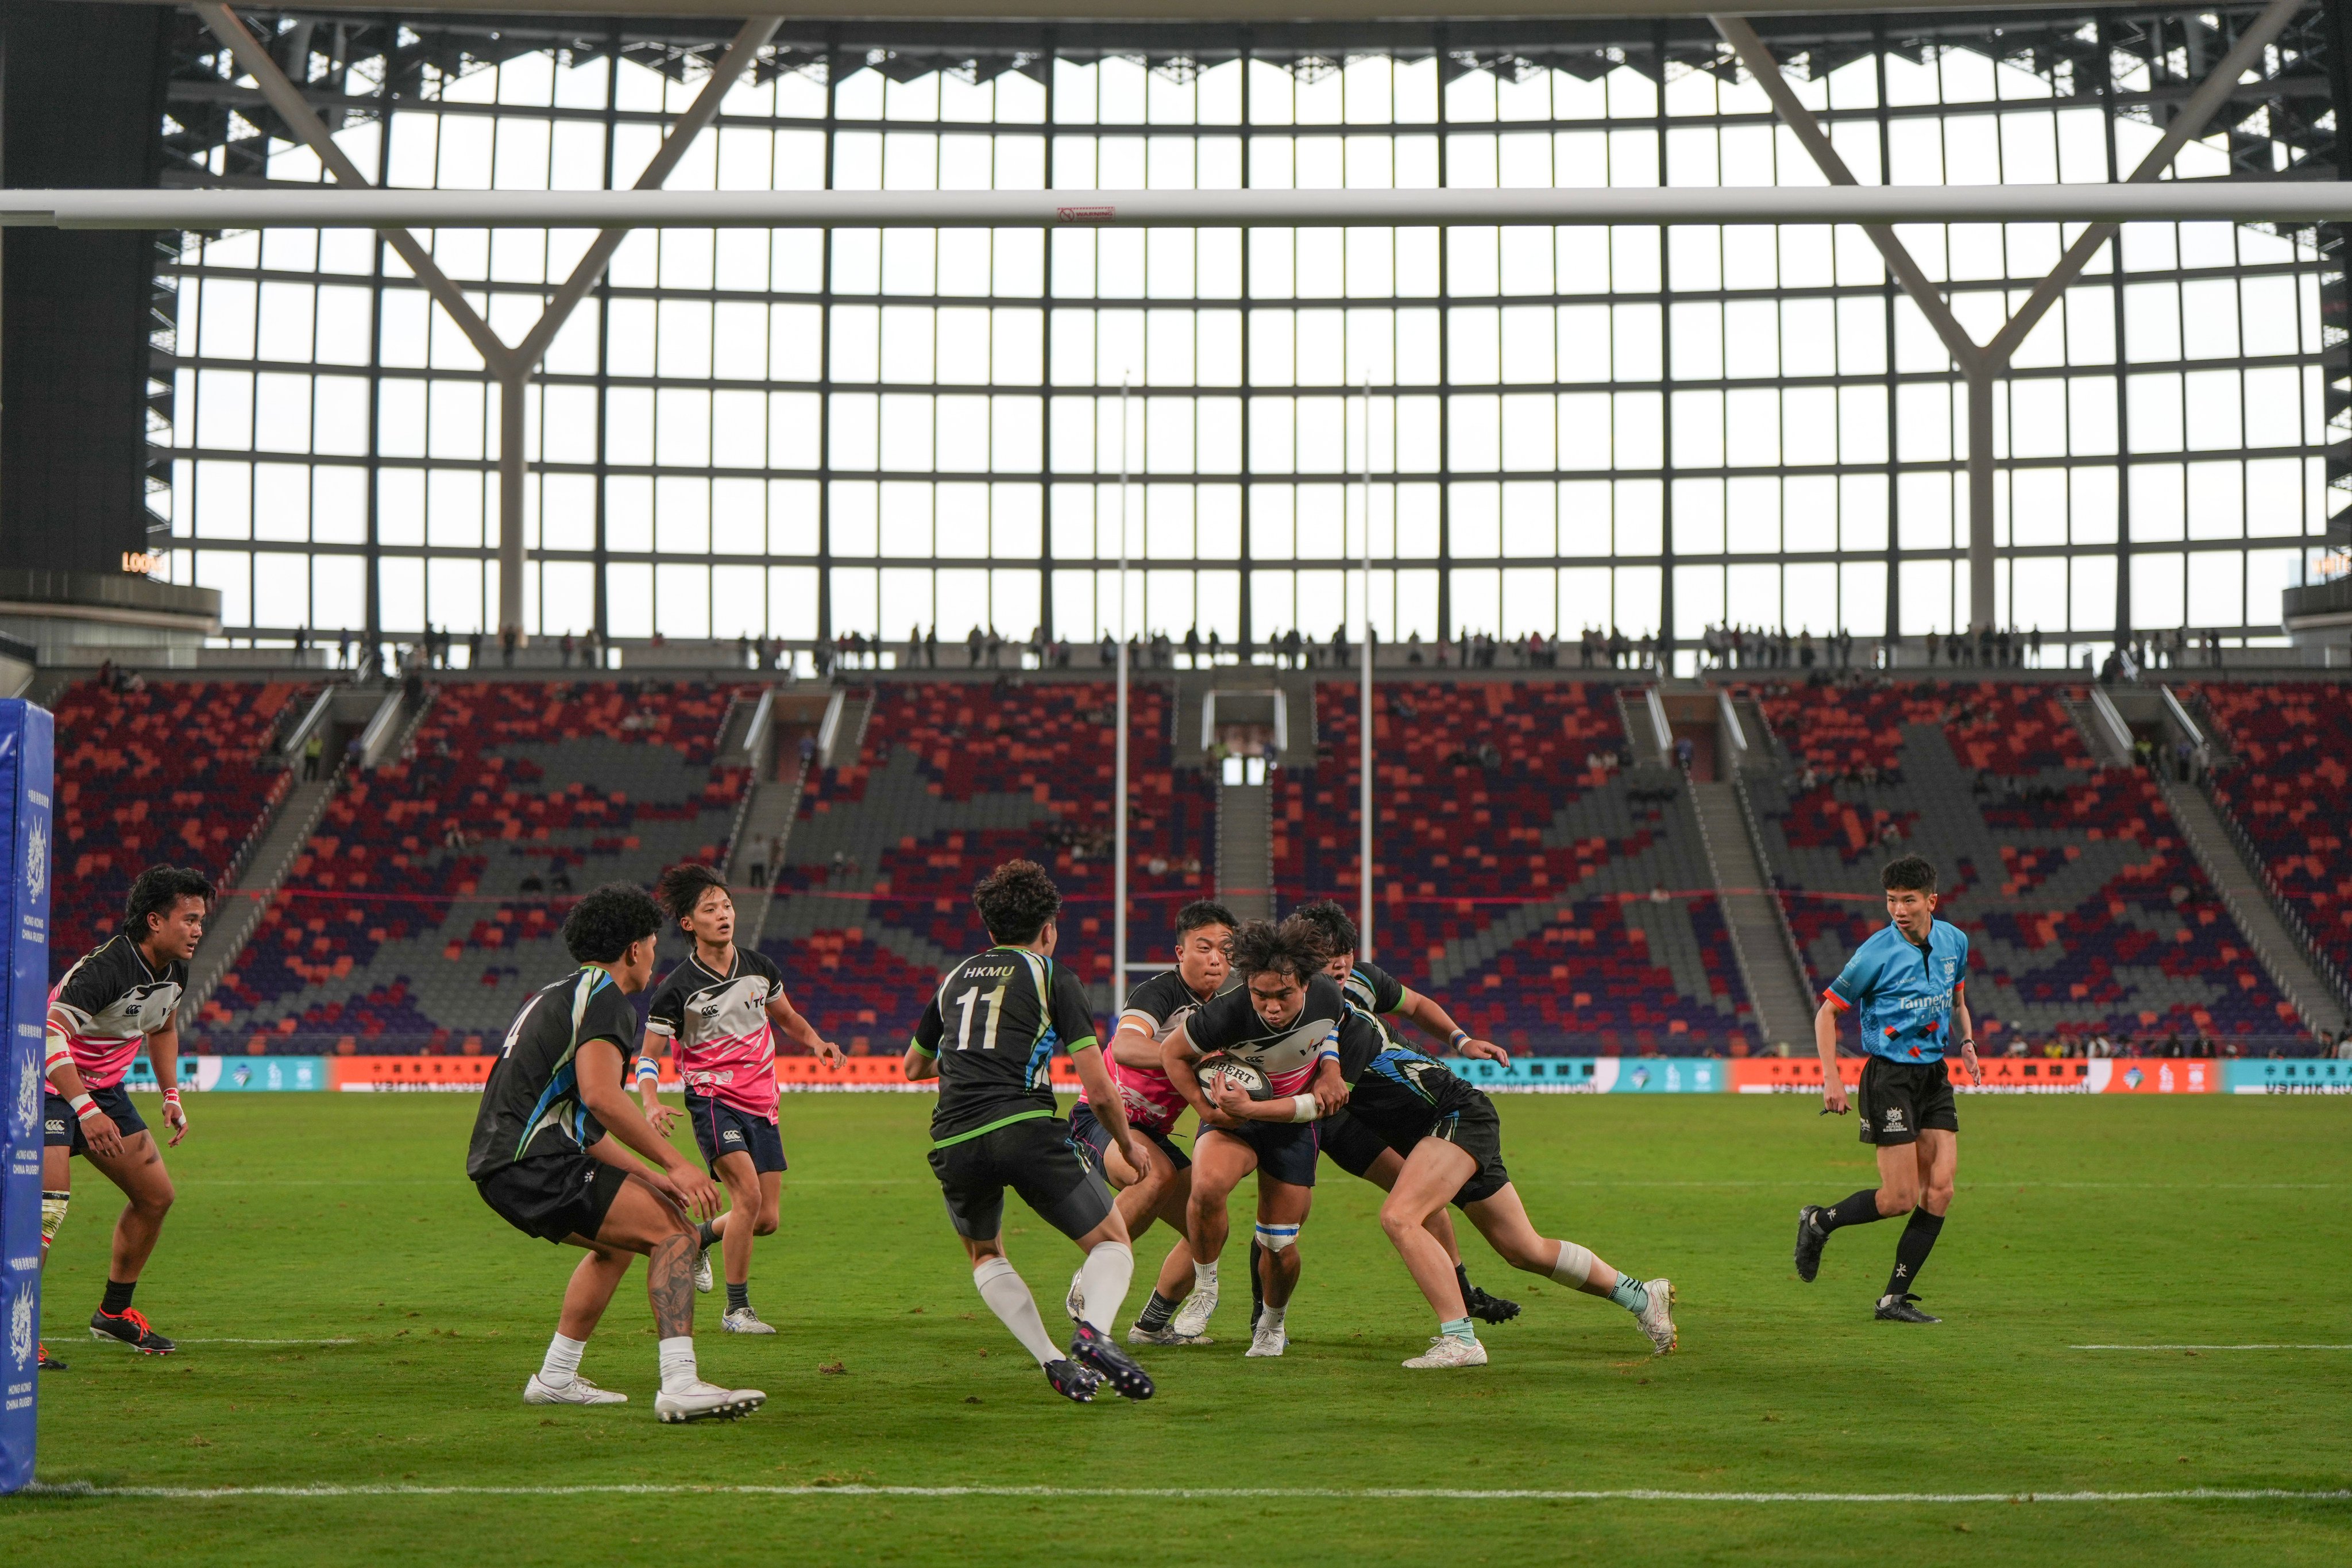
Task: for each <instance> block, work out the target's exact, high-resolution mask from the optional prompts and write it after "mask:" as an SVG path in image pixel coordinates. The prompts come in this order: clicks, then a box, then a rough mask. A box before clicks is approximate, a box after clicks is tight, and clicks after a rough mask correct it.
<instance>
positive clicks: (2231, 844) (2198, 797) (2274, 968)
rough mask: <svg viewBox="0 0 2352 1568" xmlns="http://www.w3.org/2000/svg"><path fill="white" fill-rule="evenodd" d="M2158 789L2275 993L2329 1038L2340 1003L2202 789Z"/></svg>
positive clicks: (2166, 782)
mask: <svg viewBox="0 0 2352 1568" xmlns="http://www.w3.org/2000/svg"><path fill="white" fill-rule="evenodd" d="M2158 783H2159V784H2160V785H2161V787H2162V788H2163V791H2164V804H2165V805H2167V806H2168V807H2169V808H2170V809H2171V812H2172V820H2173V821H2174V822H2175V823H2177V824H2179V827H2180V836H2181V837H2183V838H2185V839H2187V840H2188V841H2189V853H2191V854H2192V855H2194V856H2196V857H2197V863H2198V864H2199V865H2200V866H2201V867H2203V868H2204V870H2205V875H2206V877H2207V878H2208V879H2210V880H2211V882H2212V884H2213V886H2214V887H2215V889H2218V890H2219V891H2220V892H2221V902H2222V903H2223V905H2224V906H2226V907H2227V908H2228V910H2229V911H2230V916H2231V919H2232V920H2234V921H2237V922H2238V929H2239V930H2240V931H2242V932H2244V933H2245V937H2246V941H2247V942H2248V944H2249V945H2251V946H2252V948H2253V950H2254V956H2255V957H2256V958H2258V959H2260V960H2261V961H2262V965H2263V969H2264V970H2265V971H2266V972H2267V973H2269V975H2270V977H2271V981H2272V984H2275V985H2276V986H2277V987H2278V988H2279V994H2280V995H2282V996H2284V998H2285V999H2286V1000H2287V1001H2288V1002H2289V1003H2291V1004H2292V1005H2294V1010H2295V1012H2296V1013H2297V1014H2298V1015H2299V1016H2301V1017H2302V1019H2303V1021H2304V1025H2305V1027H2307V1028H2309V1029H2310V1030H2311V1031H2312V1032H2313V1033H2314V1034H2315V1035H2317V1036H2318V1037H2320V1038H2322V1039H2334V1038H2336V1037H2337V1036H2339V1035H2341V1034H2342V1033H2343V1032H2344V1030H2345V1029H2346V1027H2347V1026H2352V1017H2347V1015H2346V1012H2345V1008H2344V1004H2343V1002H2342V1001H2341V999H2339V998H2338V997H2337V996H2336V993H2335V991H2334V989H2333V988H2332V987H2330V986H2329V985H2328V984H2327V983H2326V981H2325V980H2323V979H2321V978H2320V975H2319V972H2318V971H2317V970H2316V969H2315V968H2313V967H2312V964H2311V961H2310V960H2309V959H2308V958H2306V957H2305V954H2304V951H2303V944H2302V943H2300V942H2296V941H2295V939H2294V935H2293V933H2291V932H2290V931H2288V930H2287V929H2286V925H2285V922H2284V921H2281V920H2280V919H2279V918H2278V911H2277V910H2274V909H2273V908H2272V906H2271V900H2270V895H2269V893H2268V892H2267V891H2266V890H2265V889H2263V883H2262V879H2260V878H2259V877H2257V876H2256V875H2255V874H2254V871H2253V868H2252V867H2250V866H2248V865H2247V864H2246V858H2245V856H2244V855H2243V854H2242V852H2241V851H2240V850H2239V847H2238V844H2237V840H2236V839H2235V838H2234V837H2231V833H2230V830H2229V828H2228V827H2226V826H2223V824H2222V821H2221V814H2220V813H2218V812H2216V811H2215V810H2214V809H2213V803H2212V802H2211V801H2210V800H2208V799H2206V798H2205V792H2204V791H2202V790H2200V789H2199V788H2198V787H2197V786H2196V785H2195V784H2181V783H2179V782H2177V781H2175V780H2172V779H2165V778H2159V779H2158Z"/></svg>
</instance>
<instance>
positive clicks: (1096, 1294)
mask: <svg viewBox="0 0 2352 1568" xmlns="http://www.w3.org/2000/svg"><path fill="white" fill-rule="evenodd" d="M1134 1279H1135V1252H1134V1249H1133V1248H1131V1247H1129V1246H1128V1245H1127V1243H1125V1242H1123V1241H1106V1242H1104V1243H1102V1244H1101V1245H1100V1246H1098V1247H1096V1248H1095V1249H1094V1250H1093V1251H1092V1252H1089V1253H1087V1261H1086V1266H1085V1267H1084V1268H1080V1269H1079V1270H1078V1300H1081V1301H1083V1302H1085V1303H1086V1311H1087V1322H1089V1323H1091V1324H1093V1325H1094V1326H1095V1328H1096V1329H1097V1330H1099V1331H1102V1332H1103V1333H1106V1334H1107V1333H1108V1332H1110V1330H1111V1324H1112V1323H1113V1322H1115V1321H1117V1320H1118V1310H1119V1308H1120V1306H1121V1305H1122V1304H1124V1303H1125V1301H1126V1300H1127V1288H1128V1286H1129V1284H1130V1283H1131V1282H1132V1281H1133V1280H1134Z"/></svg>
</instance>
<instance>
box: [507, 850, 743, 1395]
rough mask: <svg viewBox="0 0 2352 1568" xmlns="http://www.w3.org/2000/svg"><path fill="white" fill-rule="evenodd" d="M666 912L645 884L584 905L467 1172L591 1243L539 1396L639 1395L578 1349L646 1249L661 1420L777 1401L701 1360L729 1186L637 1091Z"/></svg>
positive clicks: (555, 1230) (534, 1387) (511, 1050)
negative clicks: (644, 1014)
mask: <svg viewBox="0 0 2352 1568" xmlns="http://www.w3.org/2000/svg"><path fill="white" fill-rule="evenodd" d="M661 923H662V916H661V910H658V909H656V908H655V907H654V901H653V900H651V899H649V898H647V897H646V893H645V889H642V888H633V887H630V886H628V885H627V884H625V883H619V882H615V883H611V884H608V885H607V886H604V887H602V888H599V889H596V890H595V891H594V892H592V893H590V894H589V895H588V896H587V897H586V898H584V899H582V900H580V902H579V903H578V904H576V905H574V906H573V908H572V913H571V916H570V917H569V918H568V919H566V920H565V921H564V922H563V945H564V946H565V947H566V948H568V949H570V950H571V952H572V957H573V958H574V959H577V960H578V961H579V963H580V967H579V968H578V969H577V970H574V971H573V972H572V973H570V974H567V975H565V976H564V977H563V978H562V979H561V980H559V981H557V982H555V984H552V985H549V986H545V987H543V988H541V990H539V991H537V992H534V993H533V994H532V995H531V998H530V1001H528V1002H525V1003H524V1004H523V1005H522V1011H521V1012H520V1013H518V1014H517V1015H515V1021H514V1023H513V1025H512V1026H510V1027H509V1028H508V1030H507V1038H506V1044H505V1045H504V1046H503V1047H500V1049H499V1059H498V1060H497V1061H496V1062H494V1063H492V1064H491V1067H490V1076H489V1078H488V1080H487V1081H486V1082H484V1084H483V1085H482V1109H481V1111H480V1113H479V1114H478V1116H477V1117H476V1118H475V1120H474V1136H473V1142H472V1143H471V1144H470V1145H469V1146H468V1148H467V1151H466V1174H467V1175H468V1176H470V1177H472V1178H473V1181H474V1185H475V1189H476V1190H477V1191H478V1192H479V1193H480V1194H482V1201H483V1202H484V1203H486V1204H488V1205H490V1208H491V1210H492V1211H493V1212H494V1213H496V1214H497V1215H498V1216H499V1218H500V1219H503V1220H505V1221H506V1222H507V1223H508V1224H509V1225H511V1226H514V1227H515V1228H516V1229H517V1230H519V1231H521V1232H522V1233H523V1234H524V1235H526V1236H535V1237H540V1238H541V1240H544V1241H551V1242H555V1243H558V1244H559V1245H562V1246H567V1247H585V1248H586V1249H587V1252H588V1256H587V1257H585V1258H582V1259H581V1260H580V1266H579V1267H578V1268H574V1269H573V1270H572V1282H571V1284H570V1285H568V1286H566V1287H565V1288H564V1291H563V1311H562V1316H561V1317H560V1318H559V1319H558V1320H557V1321H556V1328H555V1338H554V1339H553V1340H552V1341H551V1342H549V1344H548V1347H547V1357H546V1360H545V1361H544V1362H542V1363H541V1366H540V1369H539V1371H538V1372H537V1373H534V1374H533V1375H532V1376H531V1379H530V1382H529V1383H527V1384H524V1385H523V1391H522V1396H523V1399H524V1401H525V1402H526V1403H528V1404H531V1405H623V1404H626V1403H627V1402H628V1397H629V1396H628V1395H627V1394H616V1393H613V1392H611V1391H608V1390H606V1389H602V1388H599V1387H597V1386H596V1385H595V1384H593V1383H591V1382H589V1381H588V1380H587V1379H586V1378H584V1377H582V1376H581V1375H580V1357H581V1353H582V1352H583V1351H585V1350H586V1349H587V1348H588V1336H589V1335H590V1334H592V1333H593V1332H595V1331H596V1323H597V1321H598V1320H599V1319H601V1318H602V1317H603V1316H604V1308H605V1306H606V1305H607V1304H608V1303H610V1302H611V1300H613V1292H614V1290H615V1289H618V1288H619V1286H620V1283H621V1277H622V1276H623V1275H625V1274H626V1273H627V1272H628V1271H629V1259H630V1258H632V1257H635V1256H636V1255H637V1254H640V1253H642V1254H644V1255H645V1258H646V1294H647V1296H648V1297H650V1298H651V1300H652V1302H653V1310H654V1324H655V1327H656V1331H658V1332H659V1334H660V1335H661V1345H660V1351H659V1354H660V1366H661V1391H660V1392H659V1393H658V1394H655V1395H654V1414H655V1415H658V1416H660V1417H661V1419H662V1420H664V1421H701V1420H707V1419H710V1418H712V1417H719V1418H726V1419H732V1418H733V1417H735V1416H739V1415H750V1414H751V1412H752V1411H754V1410H757V1409H758V1408H759V1407H760V1406H761V1404H763V1403H764V1402H765V1401H766V1399H767V1397H768V1396H767V1395H766V1394H762V1393H761V1392H760V1391H759V1390H758V1389H756V1388H721V1387H719V1385H718V1384H712V1383H705V1382H704V1381H703V1380H702V1376H701V1373H699V1371H698V1369H697V1367H696V1364H695V1356H694V1266H695V1260H696V1258H698V1256H699V1254H700V1247H699V1244H698V1241H697V1239H696V1235H695V1221H696V1220H697V1219H706V1220H707V1219H709V1218H710V1217H711V1216H712V1215H716V1214H717V1213H718V1212H719V1190H718V1189H717V1188H716V1187H714V1186H712V1185H711V1184H710V1179H709V1177H708V1176H705V1175H704V1174H703V1173H701V1172H699V1171H698V1170H696V1169H695V1168H694V1163H693V1162H692V1161H690V1160H688V1158H687V1157H686V1156H685V1155H684V1154H682V1153H680V1152H678V1151H677V1149H676V1148H674V1147H672V1146H671V1144H670V1142H669V1141H668V1140H667V1139H666V1138H664V1137H662V1136H661V1135H660V1134H659V1133H657V1132H656V1131H654V1130H653V1127H652V1125H651V1123H649V1122H647V1121H646V1119H645V1116H644V1114H643V1113H642V1112H641V1111H640V1110H638V1109H637V1102H636V1101H635V1100H631V1099H630V1098H629V1058H631V1057H632V1056H634V1055H635V1054H636V1047H635V1040H636V1037H637V1015H636V1009H635V1008H634V1007H632V1006H631V1005H629V998H630V997H631V996H634V995H635V994H637V993H638V992H640V991H643V990H644V989H645V988H646V984H647V983H649V982H650V981H651V980H652V979H653V975H654V937H655V934H656V932H658V931H660V930H661ZM607 1132H609V1133H611V1134H612V1136H611V1137H606V1136H605V1134H606V1133H607ZM620 1145H625V1146H626V1148H625V1149H624V1148H623V1147H620ZM628 1150H634V1151H635V1152H637V1153H638V1154H639V1155H641V1156H643V1157H644V1159H645V1160H646V1161H648V1162H651V1163H652V1166H653V1168H652V1169H647V1168H646V1165H644V1164H640V1163H638V1162H637V1161H635V1160H632V1159H631V1158H629V1154H628V1152H627V1151H628Z"/></svg>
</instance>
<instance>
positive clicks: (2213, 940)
mask: <svg viewBox="0 0 2352 1568" xmlns="http://www.w3.org/2000/svg"><path fill="white" fill-rule="evenodd" d="M1751 695H1753V696H1754V697H1755V698H1756V700H1757V701H1758V703H1759V708H1760V710H1761V711H1762V712H1763V714H1764V716H1765V718H1766V721H1767V722H1768V723H1769V726H1770V728H1771V730H1772V731H1773V733H1774V737H1775V740H1776V742H1777V743H1778V745H1779V746H1780V748H1781V750H1782V752H1783V757H1782V762H1783V770H1782V776H1780V777H1779V778H1776V779H1769V780H1759V781H1758V782H1757V784H1755V786H1754V795H1755V800H1756V805H1757V810H1758V815H1759V819H1760V822H1761V826H1762V827H1763V830H1764V836H1765V849H1766V856H1767V858H1768V860H1769V863H1770V867H1771V870H1772V873H1773V876H1774V879H1775V881H1776V883H1777V884H1778V886H1779V887H1780V891H1781V895H1782V899H1783V901H1784V904H1785V906H1786V908H1787V910H1788V913H1789V919H1790V925H1791V926H1792V927H1793V928H1794V930H1795V931H1796V934H1797V940H1798V945H1799V948H1800V949H1801V952H1803V954H1804V957H1805V960H1806V963H1807V964H1808V966H1809V967H1810V969H1811V972H1812V979H1813V984H1815V985H1816V986H1820V985H1822V984H1827V983H1828V981H1829V980H1830V979H1832V977H1834V976H1835V975H1836V973H1837V972H1838V970H1839V969H1840V968H1841V967H1843V964H1844V963H1845V960H1846V957H1847V955H1848V954H1849V953H1850V952H1852V951H1853V947H1854V945H1855V944H1856V943H1858V942H1860V941H1861V940H1862V939H1864V937H1866V936H1868V935H1869V934H1870V933H1871V932H1872V931H1874V930H1876V929H1877V928H1878V927H1880V926H1881V925H1883V924H1884V923H1885V914H1884V912H1883V910H1882V909H1881V900H1880V896H1879V894H1878V892H1877V890H1876V889H1877V877H1876V871H1877V868H1878V867H1879V866H1880V865H1881V864H1882V863H1883V862H1885V860H1887V859H1889V858H1893V857H1894V856H1895V855H1896V854H1903V853H1917V854H1921V855H1925V856H1926V857H1927V858H1928V859H1929V860H1931V861H1933V862H1934V863H1935V865H1936V867H1937V871H1938V874H1939V876H1940V879H1941V881H1942V889H1943V897H1944V900H1945V906H1944V910H1943V911H1942V912H1943V913H1944V914H1946V915H1947V916H1948V918H1950V919H1952V920H1953V921H1956V922H1957V923H1958V924H1959V925H1960V926H1961V927H1962V928H1963V929H1964V930H1966V931H1968V933H1969V938H1970V942H1971V957H1970V962H1971V967H1972V976H1971V981H1970V984H1969V1000H1970V1003H1971V1006H1972V1010H1973V1013H1974V1016H1975V1018H1976V1020H1977V1027H1978V1030H1979V1038H1980V1039H1987V1038H1990V1039H1991V1042H1992V1044H1993V1046H1994V1047H1995V1048H1996V1049H1998V1048H2000V1047H2002V1046H2003V1045H2004V1044H2005V1043H2006V1039H2007V1038H2008V1037H2013V1036H2017V1035H2022V1036H2023V1037H2025V1038H2027V1039H2029V1040H2031V1041H2032V1042H2034V1043H2035V1044H2037V1045H2039V1044H2042V1043H2043V1042H2046V1041H2048V1040H2051V1039H2053V1038H2055V1039H2061V1040H2081V1039H2085V1038H2088V1037H2091V1036H2094V1035H2105V1036H2108V1037H2125V1038H2129V1037H2147V1036H2151V1035H2166V1034H2175V1033H2177V1034H2180V1035H2184V1036H2191V1035H2195V1034H2199V1033H2210V1034H2212V1035H2214V1036H2216V1037H2222V1038H2225V1039H2226V1038H2228V1037H2241V1038H2242V1039H2249V1040H2251V1039H2254V1038H2268V1039H2273V1040H2274V1039H2276V1038H2278V1037H2282V1036H2291V1035H2294V1034H2295V1033H2297V1032H2299V1027H2300V1026H2299V1025H2298V1024H2297V1022H2296V1020H2295V1017H2294V1011H2293V1009H2292V1008H2291V1007H2290V1006H2289V1005H2287V1004H2285V1003H2284V1001H2282V1000H2281V998H2280V997H2279V995H2278V994H2277V992H2276V990H2275V988H2274V987H2273V985H2272V984H2271V982H2270V979H2269V977H2268V976H2267V975H2266V974H2264V973H2263V971H2262V968H2261V965H2260V964H2259V963H2258V962H2257V961H2256V959H2255V957H2254V954H2253V952H2252V950H2251V948H2250V947H2249V945H2248V943H2247V942H2246V941H2245V938H2244V937H2243V935H2242V933H2241V932H2240V931H2238V929H2237V927H2236V924H2235V923H2234V922H2233V921H2231V918H2230V916H2229V914H2228V912H2227V911H2226V910H2225V909H2224V908H2223V906H2222V905H2221V901H2220V900H2219V899H2218V897H2217V896H2216V895H2215V893H2214V891H2213V889H2212V887H2211V885H2210V883H2209V882H2208V881H2207V880H2206V878H2205V876H2204V874H2203V872H2202V871H2201V870H2200V868H2199V867H2198V865H2197V863H2196V861H2195V859H2194V858H2192V857H2191V856H2190V855H2189V851H2188V848H2187V847H2186V846H2185V845H2184V844H2183V843H2182V842H2181V840H2180V837H2179V833H2178V831H2177V830H2176V828H2175V827H2174V826H2173V822H2172V818H2171V814H2170V813H2169V811H2168V810H2167V808H2166V806H2165V804H2164V799H2163V795H2162V793H2161V792H2160V791H2159V790H2158V787H2157V784H2156V783H2155V782H2154V781H2153V780H2151V779H2149V778H2148V777H2147V775H2145V774H2144V773H2140V772H2138V771H2137V770H2135V769H2130V768H2115V767H2102V766H2099V765H2097V764H2095V763H2094V762H2093V761H2092V759H2091V757H2090V755H2089V752H2088V749H2087V747H2086V746H2085V745H2084V742H2083V739H2082V736H2081V734H2080V732H2079V731H2077V730H2076V728H2075V726H2074V720H2073V718H2072V716H2071V715H2069V714H2068V712H2067V711H2066V709H2065V706H2064V699H2065V698H2066V697H2067V695H2068V692H2067V691H2066V689H2064V688H2063V687H2058V686H2052V685H2041V684H2029V683H2025V682H2001V681H1983V682H1979V681H1973V680H1968V681H1948V682H1937V681H1934V680H1925V681H1916V682H1889V681H1877V682H1867V681H1865V682H1857V683H1853V684H1847V685H1837V684H1833V683H1831V682H1828V681H1825V680H1824V681H1817V682H1811V683H1807V684H1802V685H1794V684H1790V685H1770V686H1766V687H1763V688H1761V689H1756V690H1754V691H1753V692H1751Z"/></svg>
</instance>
